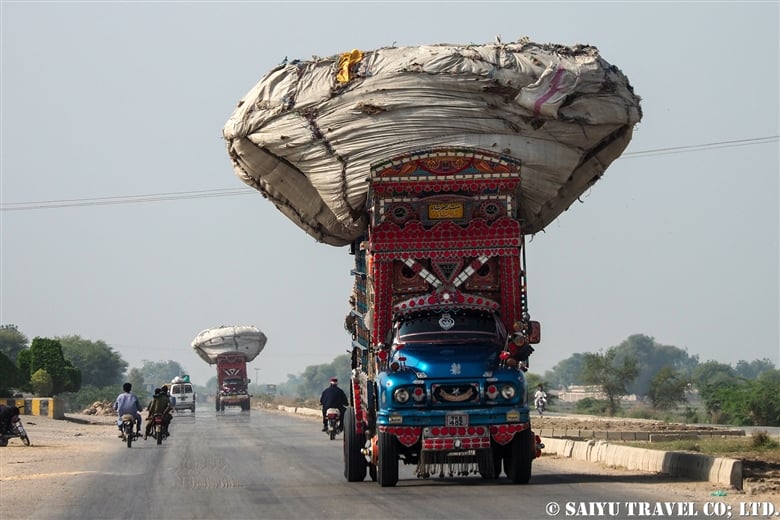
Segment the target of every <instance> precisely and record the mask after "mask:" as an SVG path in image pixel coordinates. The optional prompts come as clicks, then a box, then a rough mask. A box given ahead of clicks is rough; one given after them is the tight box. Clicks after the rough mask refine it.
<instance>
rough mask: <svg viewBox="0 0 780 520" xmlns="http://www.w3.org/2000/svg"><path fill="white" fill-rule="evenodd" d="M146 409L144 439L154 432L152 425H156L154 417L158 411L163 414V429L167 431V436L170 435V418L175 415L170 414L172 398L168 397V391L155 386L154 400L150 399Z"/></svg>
mask: <svg viewBox="0 0 780 520" xmlns="http://www.w3.org/2000/svg"><path fill="white" fill-rule="evenodd" d="M146 411H147V416H146V431H145V432H144V440H146V438H147V437H149V435H151V434H152V426H154V421H153V420H152V418H153V417H154V416H155V415H157V414H158V413H159V414H161V415H162V416H163V430H164V431H165V435H166V437H167V436H168V435H170V434H169V433H168V425H169V424H170V422H171V420H170V418H172V417H173V416H172V415H171V414H170V411H171V400H170V399H169V398H168V393H167V392H163V390H162V389H161V388H155V389H154V396H153V397H152V400H151V401H149V406H147V407H146Z"/></svg>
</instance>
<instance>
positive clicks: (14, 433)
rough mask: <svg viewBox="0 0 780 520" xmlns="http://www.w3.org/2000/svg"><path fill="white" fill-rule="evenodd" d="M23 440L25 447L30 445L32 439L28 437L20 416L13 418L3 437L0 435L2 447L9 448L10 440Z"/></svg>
mask: <svg viewBox="0 0 780 520" xmlns="http://www.w3.org/2000/svg"><path fill="white" fill-rule="evenodd" d="M16 438H18V439H21V440H22V442H23V443H24V445H25V446H29V445H30V437H28V436H27V430H25V429H24V425H23V424H22V420H21V419H20V418H19V416H18V415H14V416H13V418H11V424H10V425H9V426H8V430H6V431H5V432H4V433H3V434H2V435H0V446H8V441H9V440H10V439H16Z"/></svg>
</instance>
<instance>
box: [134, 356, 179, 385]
mask: <svg viewBox="0 0 780 520" xmlns="http://www.w3.org/2000/svg"><path fill="white" fill-rule="evenodd" d="M186 373H187V372H186V371H185V370H184V369H183V368H182V367H181V365H180V364H179V363H177V362H176V361H171V360H168V361H148V360H144V362H143V365H142V366H141V374H143V378H144V381H145V382H147V383H149V384H152V385H154V386H155V387H161V386H162V385H169V384H170V383H171V380H172V379H173V378H174V377H176V376H180V375H182V374H186Z"/></svg>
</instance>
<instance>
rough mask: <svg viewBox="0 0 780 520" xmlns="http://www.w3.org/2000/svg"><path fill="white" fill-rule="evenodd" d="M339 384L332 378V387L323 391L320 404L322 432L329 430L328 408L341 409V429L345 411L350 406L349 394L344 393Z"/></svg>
mask: <svg viewBox="0 0 780 520" xmlns="http://www.w3.org/2000/svg"><path fill="white" fill-rule="evenodd" d="M338 383H339V380H338V379H336V378H335V377H332V378H331V379H330V386H328V388H326V389H325V390H323V392H322V395H321V396H320V404H321V405H322V431H327V430H328V416H327V415H326V412H327V411H328V408H338V409H339V428H341V421H342V418H343V417H344V410H346V409H347V405H349V399H347V394H345V393H344V390H342V389H341V388H339V385H338Z"/></svg>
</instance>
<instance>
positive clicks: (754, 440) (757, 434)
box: [750, 430, 780, 449]
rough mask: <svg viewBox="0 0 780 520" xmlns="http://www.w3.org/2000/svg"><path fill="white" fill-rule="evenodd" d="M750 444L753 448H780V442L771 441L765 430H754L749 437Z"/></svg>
mask: <svg viewBox="0 0 780 520" xmlns="http://www.w3.org/2000/svg"><path fill="white" fill-rule="evenodd" d="M750 444H751V446H753V447H754V448H768V449H775V448H778V447H780V442H777V441H776V440H774V439H772V438H771V437H770V436H769V433H767V431H766V430H756V431H754V432H753V434H752V435H751V437H750Z"/></svg>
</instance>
